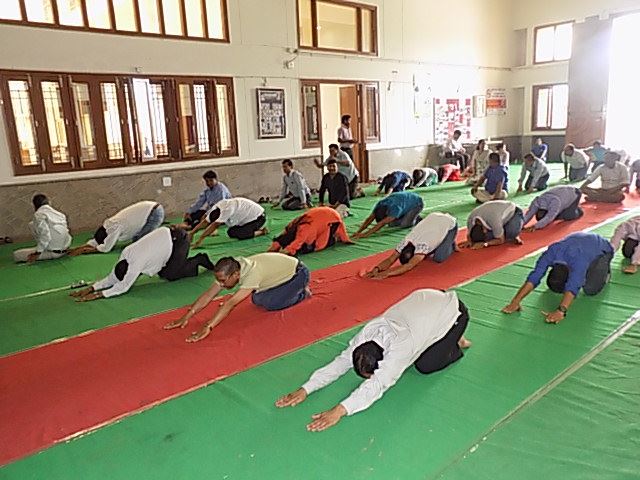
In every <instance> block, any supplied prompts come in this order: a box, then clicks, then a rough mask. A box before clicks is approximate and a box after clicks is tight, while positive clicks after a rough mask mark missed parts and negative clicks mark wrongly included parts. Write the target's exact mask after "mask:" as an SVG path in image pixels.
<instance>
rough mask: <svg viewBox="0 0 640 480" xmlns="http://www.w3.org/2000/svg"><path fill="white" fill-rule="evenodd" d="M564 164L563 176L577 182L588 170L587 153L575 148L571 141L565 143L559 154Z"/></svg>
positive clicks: (585, 175) (584, 176) (583, 177)
mask: <svg viewBox="0 0 640 480" xmlns="http://www.w3.org/2000/svg"><path fill="white" fill-rule="evenodd" d="M560 157H561V159H562V163H563V164H564V178H565V179H567V178H568V179H569V181H570V182H578V181H580V180H584V179H585V178H586V177H587V172H588V171H589V155H587V154H586V153H584V151H583V150H580V149H579V148H576V147H575V145H574V144H573V143H569V144H567V146H566V147H564V150H563V151H562V153H561V154H560Z"/></svg>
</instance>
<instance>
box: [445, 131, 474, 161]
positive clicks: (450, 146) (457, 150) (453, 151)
mask: <svg viewBox="0 0 640 480" xmlns="http://www.w3.org/2000/svg"><path fill="white" fill-rule="evenodd" d="M461 136H462V132H461V131H460V130H455V131H454V132H453V136H451V137H449V138H448V139H447V141H446V142H445V144H444V147H443V150H444V156H445V158H448V159H452V160H453V161H451V162H449V163H453V164H454V165H458V166H459V167H460V170H461V171H464V170H465V169H466V168H467V164H468V163H469V155H468V154H467V150H466V149H465V148H464V145H462V140H460V137H461Z"/></svg>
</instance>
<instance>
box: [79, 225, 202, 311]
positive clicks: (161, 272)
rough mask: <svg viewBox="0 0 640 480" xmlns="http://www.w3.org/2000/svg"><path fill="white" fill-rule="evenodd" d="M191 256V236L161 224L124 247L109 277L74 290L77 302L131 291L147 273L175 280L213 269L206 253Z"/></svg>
mask: <svg viewBox="0 0 640 480" xmlns="http://www.w3.org/2000/svg"><path fill="white" fill-rule="evenodd" d="M188 255H189V236H188V235H187V232H185V231H184V230H182V229H180V228H176V227H160V228H158V229H156V230H154V231H153V232H151V233H149V234H148V235H145V236H144V237H142V238H141V239H140V240H138V241H137V242H135V243H132V244H131V245H129V246H128V247H125V249H124V250H122V253H121V254H120V258H119V259H118V263H116V266H115V267H114V269H113V271H112V272H111V273H110V274H109V276H108V277H106V278H104V279H102V280H100V281H98V282H96V283H94V284H93V286H91V287H89V288H86V289H84V290H80V291H77V292H73V293H72V294H71V296H72V297H77V301H78V302H88V301H90V300H97V299H98V298H109V297H115V296H116V295H122V294H123V293H126V292H128V291H129V289H130V288H131V286H132V285H133V283H134V282H135V281H136V279H137V278H138V277H139V276H140V275H142V274H144V275H148V276H149V277H152V276H153V275H156V274H158V276H159V277H160V278H164V279H165V280H169V281H173V280H179V279H180V278H186V277H196V276H198V267H204V268H206V269H207V270H213V264H212V263H211V260H209V257H208V256H207V254H206V253H199V254H197V255H195V256H193V257H191V258H187V256H188Z"/></svg>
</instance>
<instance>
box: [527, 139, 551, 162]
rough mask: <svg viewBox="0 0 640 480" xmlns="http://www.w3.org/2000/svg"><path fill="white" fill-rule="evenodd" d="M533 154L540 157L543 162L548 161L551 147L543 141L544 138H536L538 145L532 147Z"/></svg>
mask: <svg viewBox="0 0 640 480" xmlns="http://www.w3.org/2000/svg"><path fill="white" fill-rule="evenodd" d="M531 153H533V154H534V155H535V156H536V157H538V158H539V159H540V160H542V161H543V162H546V161H547V154H548V153H549V145H547V144H546V143H544V142H543V141H542V138H540V137H538V138H536V143H535V145H534V146H533V147H531Z"/></svg>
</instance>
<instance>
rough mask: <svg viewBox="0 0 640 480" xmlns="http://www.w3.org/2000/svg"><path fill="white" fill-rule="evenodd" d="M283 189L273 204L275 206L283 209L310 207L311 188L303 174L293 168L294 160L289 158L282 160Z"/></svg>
mask: <svg viewBox="0 0 640 480" xmlns="http://www.w3.org/2000/svg"><path fill="white" fill-rule="evenodd" d="M282 172H283V173H284V176H283V177H282V190H281V191H280V197H279V198H278V200H277V201H276V202H275V203H274V204H273V208H276V207H278V206H280V207H282V209H283V210H302V209H303V208H310V207H311V206H312V205H311V190H309V187H308V185H307V181H306V180H305V179H304V177H303V176H302V174H301V173H300V172H299V171H297V170H294V169H293V162H292V161H291V160H289V159H287V160H283V161H282Z"/></svg>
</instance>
